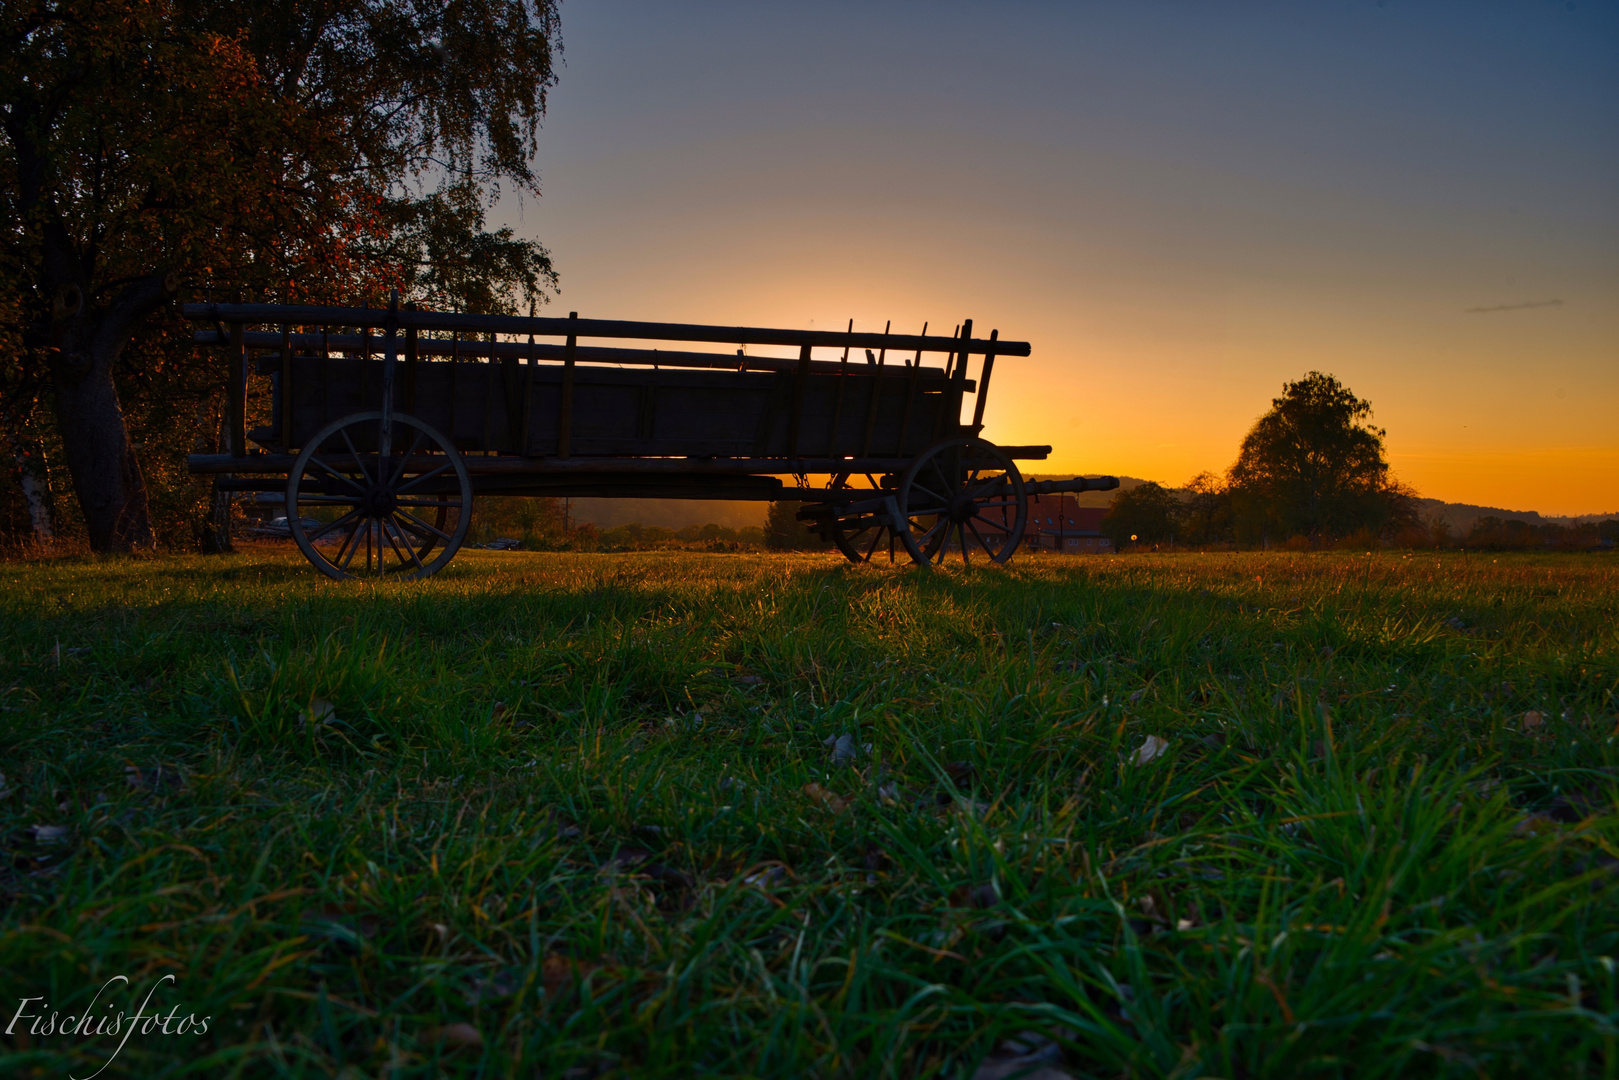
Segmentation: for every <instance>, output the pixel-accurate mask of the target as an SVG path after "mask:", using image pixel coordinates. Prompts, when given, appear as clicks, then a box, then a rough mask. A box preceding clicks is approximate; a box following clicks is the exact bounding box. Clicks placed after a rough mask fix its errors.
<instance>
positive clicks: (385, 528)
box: [377, 518, 421, 573]
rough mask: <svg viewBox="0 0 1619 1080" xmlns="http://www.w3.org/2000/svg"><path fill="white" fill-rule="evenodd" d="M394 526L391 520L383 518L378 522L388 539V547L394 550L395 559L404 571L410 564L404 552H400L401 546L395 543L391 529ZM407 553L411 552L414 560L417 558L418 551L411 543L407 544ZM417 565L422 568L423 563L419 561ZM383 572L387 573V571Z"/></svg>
mask: <svg viewBox="0 0 1619 1080" xmlns="http://www.w3.org/2000/svg"><path fill="white" fill-rule="evenodd" d="M392 524H393V521H392V519H391V518H381V519H379V520H378V522H377V525H378V527H379V528H380V529H381V530H382V535H383V536H385V537H387V540H388V546H389V547H390V548H392V549H393V553H394V558H396V559H398V560H399V568H400V569H401V570H403V569H404V568H405V567H406V566H408V565H409V563H408V562H407V561H406V559H405V554H404V552H403V551H400V550H399V545H398V544H397V543H396V542H395V541H394V530H393V529H392V528H390V526H391V525H392ZM405 551H408V552H410V557H411V558H412V559H414V558H416V549H415V548H413V547H411V546H410V544H409V543H407V544H405ZM416 565H417V566H420V565H421V562H420V561H418V562H417V563H416ZM383 572H384V573H386V571H383Z"/></svg>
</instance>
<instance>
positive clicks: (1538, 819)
mask: <svg viewBox="0 0 1619 1080" xmlns="http://www.w3.org/2000/svg"><path fill="white" fill-rule="evenodd" d="M1512 831H1513V832H1515V833H1517V834H1518V835H1519V836H1539V835H1541V834H1542V833H1554V832H1556V831H1557V819H1556V818H1554V817H1551V816H1549V815H1547V814H1525V815H1524V818H1523V820H1522V821H1520V822H1518V824H1517V825H1516V826H1515V827H1514V828H1513V830H1512Z"/></svg>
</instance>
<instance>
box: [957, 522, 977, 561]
mask: <svg viewBox="0 0 1619 1080" xmlns="http://www.w3.org/2000/svg"><path fill="white" fill-rule="evenodd" d="M956 538H957V539H958V540H960V541H961V564H962V565H963V566H971V565H972V564H973V560H972V556H970V555H968V554H967V527H966V526H965V525H957V526H956Z"/></svg>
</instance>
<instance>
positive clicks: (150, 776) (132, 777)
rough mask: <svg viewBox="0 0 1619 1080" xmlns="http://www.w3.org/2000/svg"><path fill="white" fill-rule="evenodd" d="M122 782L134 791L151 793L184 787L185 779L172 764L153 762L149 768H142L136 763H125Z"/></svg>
mask: <svg viewBox="0 0 1619 1080" xmlns="http://www.w3.org/2000/svg"><path fill="white" fill-rule="evenodd" d="M124 782H125V783H127V784H128V785H129V786H130V787H132V788H134V789H135V790H136V791H145V792H150V793H151V794H153V795H161V794H163V793H164V792H168V791H179V790H180V789H181V788H183V787H185V779H184V778H183V777H182V776H181V775H180V772H179V770H178V769H176V768H175V767H174V766H173V765H169V766H164V765H162V764H155V765H153V766H152V767H151V768H149V769H142V768H140V767H139V766H138V765H125V766H124Z"/></svg>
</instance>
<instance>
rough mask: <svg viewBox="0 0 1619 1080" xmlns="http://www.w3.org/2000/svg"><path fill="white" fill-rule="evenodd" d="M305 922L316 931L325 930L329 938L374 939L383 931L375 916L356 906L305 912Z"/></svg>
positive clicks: (345, 905) (324, 908) (335, 905)
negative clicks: (353, 937) (354, 937)
mask: <svg viewBox="0 0 1619 1080" xmlns="http://www.w3.org/2000/svg"><path fill="white" fill-rule="evenodd" d="M304 921H305V922H306V923H309V924H310V925H311V927H312V928H314V929H316V930H323V931H324V932H326V933H327V936H328V937H339V938H342V937H352V936H359V937H365V938H373V937H376V936H377V931H378V930H380V929H382V923H381V922H380V921H379V920H378V919H377V917H376V916H375V915H368V914H365V913H363V912H361V911H360V909H359V908H358V907H356V906H355V905H354V904H341V905H339V904H327V905H326V906H325V907H323V908H321V909H320V910H319V911H312V912H305V913H304Z"/></svg>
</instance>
